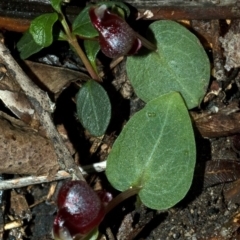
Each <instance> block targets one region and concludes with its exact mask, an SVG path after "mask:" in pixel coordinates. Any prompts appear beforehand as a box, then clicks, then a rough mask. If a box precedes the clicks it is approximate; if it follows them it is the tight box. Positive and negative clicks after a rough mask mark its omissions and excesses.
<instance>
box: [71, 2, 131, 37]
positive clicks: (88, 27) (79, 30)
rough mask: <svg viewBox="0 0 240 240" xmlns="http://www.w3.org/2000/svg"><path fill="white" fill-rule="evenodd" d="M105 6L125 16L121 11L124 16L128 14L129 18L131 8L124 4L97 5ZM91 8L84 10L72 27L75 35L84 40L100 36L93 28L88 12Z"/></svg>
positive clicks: (107, 3) (108, 3)
mask: <svg viewBox="0 0 240 240" xmlns="http://www.w3.org/2000/svg"><path fill="white" fill-rule="evenodd" d="M103 4H105V5H107V7H109V8H113V9H114V10H115V11H117V12H119V13H120V14H123V13H122V12H121V10H122V11H123V12H124V14H126V16H129V14H130V10H129V8H128V7H127V6H126V5H125V4H124V3H122V2H100V3H98V4H97V6H99V5H103ZM90 7H91V6H88V7H86V8H84V9H83V10H82V11H81V12H80V13H79V15H78V16H77V17H76V19H75V20H74V22H73V25H72V28H73V33H74V34H76V35H79V36H81V37H83V38H94V37H97V36H98V32H97V30H96V29H95V28H94V27H93V25H92V23H91V20H90V17H89V13H88V12H89V8H90ZM120 9H121V10H120Z"/></svg>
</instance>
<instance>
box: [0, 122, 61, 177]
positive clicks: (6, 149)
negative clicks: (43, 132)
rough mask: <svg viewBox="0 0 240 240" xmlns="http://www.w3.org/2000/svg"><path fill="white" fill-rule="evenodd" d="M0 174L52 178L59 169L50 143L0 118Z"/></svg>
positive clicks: (30, 131)
mask: <svg viewBox="0 0 240 240" xmlns="http://www.w3.org/2000/svg"><path fill="white" fill-rule="evenodd" d="M0 133H1V134H0V173H8V174H33V175H44V174H46V175H48V176H54V175H55V174H56V172H57V170H58V168H59V166H58V162H57V156H56V154H55V151H54V147H53V146H52V144H51V142H50V141H49V140H47V139H46V138H44V137H42V136H39V135H38V134H37V133H36V132H34V131H33V130H30V129H29V130H26V129H25V130H24V129H21V128H18V127H17V126H14V125H12V124H11V123H9V122H8V121H7V120H4V119H1V118H0Z"/></svg>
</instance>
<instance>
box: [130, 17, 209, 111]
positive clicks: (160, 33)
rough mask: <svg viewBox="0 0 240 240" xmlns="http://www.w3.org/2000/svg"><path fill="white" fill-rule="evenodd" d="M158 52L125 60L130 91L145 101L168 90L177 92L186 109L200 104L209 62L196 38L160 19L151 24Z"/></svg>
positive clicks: (171, 23) (204, 89) (206, 80)
mask: <svg viewBox="0 0 240 240" xmlns="http://www.w3.org/2000/svg"><path fill="white" fill-rule="evenodd" d="M150 30H151V31H152V33H151V34H150V33H149V34H148V36H149V35H152V34H154V37H155V40H156V42H157V48H158V50H157V52H151V53H149V54H144V53H143V54H142V55H141V54H139V56H136V57H129V58H128V60H127V73H128V77H129V79H130V81H131V83H132V85H133V88H134V90H135V92H136V94H137V95H138V97H140V98H141V99H142V100H144V101H146V102H148V101H150V100H151V99H154V98H156V97H158V96H160V95H162V94H166V93H169V92H170V91H177V92H180V93H181V94H182V96H183V98H184V100H185V102H186V105H187V106H188V108H189V109H191V108H193V107H196V106H198V105H199V103H200V102H201V100H202V98H203V96H204V94H205V92H206V89H207V87H208V84H209V78H210V63H209V60H208V57H207V54H206V53H205V51H204V49H203V47H202V46H201V44H200V42H199V40H198V39H197V37H196V36H195V35H193V34H192V33H191V32H190V31H188V30H187V29H186V28H185V27H183V26H181V25H180V24H178V23H176V22H173V21H168V20H163V21H157V22H154V23H152V24H151V25H150Z"/></svg>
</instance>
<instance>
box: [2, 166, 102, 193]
mask: <svg viewBox="0 0 240 240" xmlns="http://www.w3.org/2000/svg"><path fill="white" fill-rule="evenodd" d="M105 169H106V161H103V162H100V163H95V164H92V165H87V166H85V167H83V168H79V170H80V171H81V172H82V174H83V175H87V174H88V173H91V172H103V171H105ZM67 178H71V175H70V174H69V173H67V172H66V171H63V170H61V171H58V173H57V174H56V175H55V177H53V178H51V179H49V177H48V176H30V177H22V178H15V179H11V180H3V181H0V190H7V189H13V188H21V187H26V186H29V185H34V184H41V183H47V182H50V181H57V180H63V179H67Z"/></svg>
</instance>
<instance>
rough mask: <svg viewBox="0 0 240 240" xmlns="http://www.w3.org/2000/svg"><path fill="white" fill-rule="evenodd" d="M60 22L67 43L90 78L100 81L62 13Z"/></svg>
mask: <svg viewBox="0 0 240 240" xmlns="http://www.w3.org/2000/svg"><path fill="white" fill-rule="evenodd" d="M61 24H62V26H63V28H64V31H65V33H66V35H67V38H68V43H69V44H70V45H71V46H72V47H73V48H74V49H75V51H76V52H77V54H78V56H79V57H80V58H81V60H82V62H83V64H84V66H85V67H86V69H87V71H88V73H89V74H90V76H91V78H92V79H94V80H96V81H98V82H101V80H100V77H99V76H98V74H97V73H96V71H95V70H94V68H93V67H92V65H91V63H90V62H89V60H88V58H87V57H86V55H85V53H84V52H83V50H82V48H81V47H80V46H79V44H78V41H77V38H76V36H75V35H73V34H72V33H71V31H70V29H69V26H68V24H67V21H66V19H65V17H64V15H63V14H61Z"/></svg>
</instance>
